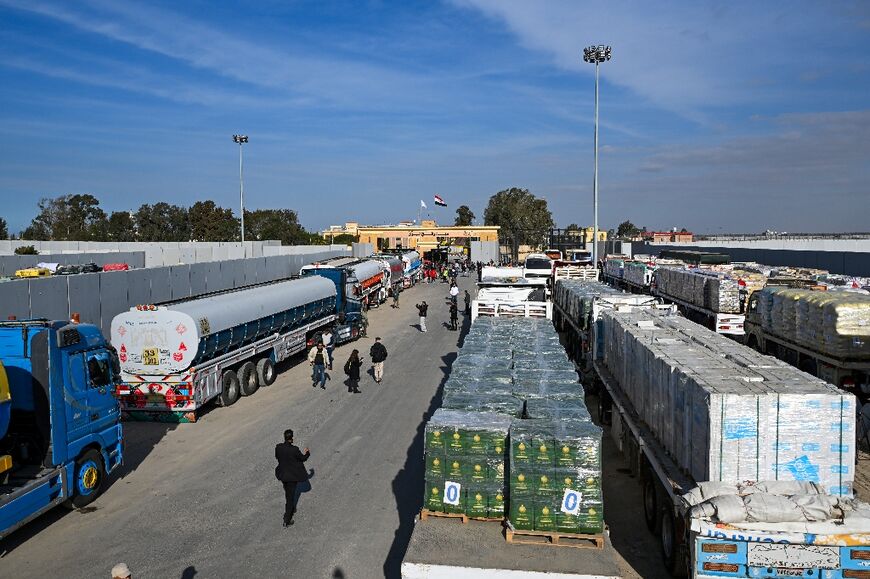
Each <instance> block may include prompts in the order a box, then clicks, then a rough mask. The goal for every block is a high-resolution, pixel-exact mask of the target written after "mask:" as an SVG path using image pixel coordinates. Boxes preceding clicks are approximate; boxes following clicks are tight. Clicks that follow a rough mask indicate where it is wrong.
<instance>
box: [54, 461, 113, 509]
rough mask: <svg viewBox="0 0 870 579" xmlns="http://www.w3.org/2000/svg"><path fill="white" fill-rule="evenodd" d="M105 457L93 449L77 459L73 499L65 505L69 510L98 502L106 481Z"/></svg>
mask: <svg viewBox="0 0 870 579" xmlns="http://www.w3.org/2000/svg"><path fill="white" fill-rule="evenodd" d="M104 475H105V469H104V468H103V457H102V456H100V452H99V451H97V450H94V449H93V448H92V449H90V450H88V451H87V452H85V453H84V454H83V455H81V456H80V457H79V458H78V459H76V468H75V473H74V476H75V478H74V479H73V483H72V493H71V494H72V498H71V499H70V500H69V501H67V502H66V503H64V504H65V505H66V506H67V507H68V508H75V509H80V508H82V507H86V506H88V505H89V504H91V503H92V502H94V501H95V500H96V498H97V497H98V496H100V493H101V492H102V491H103V481H104V480H105V476H104Z"/></svg>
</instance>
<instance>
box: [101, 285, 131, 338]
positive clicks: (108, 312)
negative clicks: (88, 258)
mask: <svg viewBox="0 0 870 579" xmlns="http://www.w3.org/2000/svg"><path fill="white" fill-rule="evenodd" d="M93 275H96V276H98V277H99V278H100V327H101V328H102V330H103V335H105V336H106V337H107V338H108V337H110V336H111V327H112V319H113V318H114V317H115V316H117V315H118V314H120V313H121V312H124V311H127V310H128V309H129V303H130V298H129V294H128V292H127V288H128V284H129V279H128V274H127V273H120V274H119V273H118V272H115V271H108V272H105V273H98V274H93Z"/></svg>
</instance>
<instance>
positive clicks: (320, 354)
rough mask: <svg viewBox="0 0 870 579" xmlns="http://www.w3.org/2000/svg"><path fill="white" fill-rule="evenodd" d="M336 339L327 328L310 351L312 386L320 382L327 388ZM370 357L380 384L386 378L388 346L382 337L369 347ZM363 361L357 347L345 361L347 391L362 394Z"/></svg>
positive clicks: (375, 377)
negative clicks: (361, 369) (361, 373)
mask: <svg viewBox="0 0 870 579" xmlns="http://www.w3.org/2000/svg"><path fill="white" fill-rule="evenodd" d="M334 350H335V340H334V336H333V334H332V331H330V330H327V331H325V332H323V334H321V335H320V340H318V341H317V343H316V344H315V345H314V347H313V348H311V349H310V350H309V351H308V363H309V364H310V365H311V369H312V372H311V386H312V387H313V388H317V386H318V384H319V385H320V387H321V388H322V389H324V390H326V380H327V379H328V377H329V375H328V374H327V373H326V371H327V370H332V361H333V356H332V354H333V351H334ZM369 357H370V358H371V361H372V375H373V376H374V379H375V382H377V383H378V384H380V383H381V381H382V380H383V379H384V360H386V359H387V348H386V346H384V344H383V343H382V342H381V338H380V337H377V338H375V343H374V344H372V347H371V348H370V349H369ZM362 365H363V362H362V359H361V358H360V355H359V350H357V349H356V348H354V349H353V351H352V352H351V353H350V357H349V358H348V359H347V361H346V362H345V363H344V368H343V369H344V373H345V375H346V376H347V379H346V381H345V382H346V384H347V391H348V392H352V393H354V394H360V389H359V381H360V368H362Z"/></svg>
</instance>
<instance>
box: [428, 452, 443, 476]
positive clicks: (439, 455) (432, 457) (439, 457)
mask: <svg viewBox="0 0 870 579" xmlns="http://www.w3.org/2000/svg"><path fill="white" fill-rule="evenodd" d="M443 478H444V453H443V452H428V453H426V479H432V480H438V479H443Z"/></svg>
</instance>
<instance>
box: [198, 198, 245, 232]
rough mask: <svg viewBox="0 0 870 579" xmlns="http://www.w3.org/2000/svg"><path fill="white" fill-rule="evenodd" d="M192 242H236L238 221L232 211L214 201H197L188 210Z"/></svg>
mask: <svg viewBox="0 0 870 579" xmlns="http://www.w3.org/2000/svg"><path fill="white" fill-rule="evenodd" d="M188 216H189V218H190V236H191V238H192V239H193V241H238V240H239V220H238V219H236V218H235V217H234V216H233V210H232V209H226V208H224V207H221V206H219V205H216V204H215V202H214V201H211V200H209V201H197V202H196V203H194V204H193V205H191V207H190V209H189V210H188Z"/></svg>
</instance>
